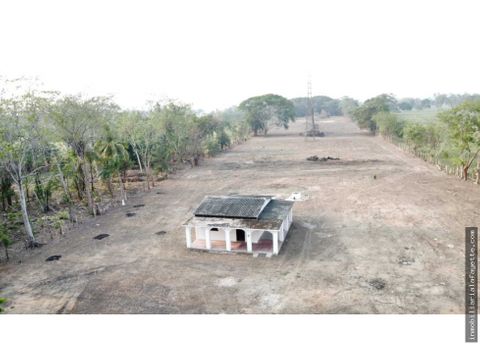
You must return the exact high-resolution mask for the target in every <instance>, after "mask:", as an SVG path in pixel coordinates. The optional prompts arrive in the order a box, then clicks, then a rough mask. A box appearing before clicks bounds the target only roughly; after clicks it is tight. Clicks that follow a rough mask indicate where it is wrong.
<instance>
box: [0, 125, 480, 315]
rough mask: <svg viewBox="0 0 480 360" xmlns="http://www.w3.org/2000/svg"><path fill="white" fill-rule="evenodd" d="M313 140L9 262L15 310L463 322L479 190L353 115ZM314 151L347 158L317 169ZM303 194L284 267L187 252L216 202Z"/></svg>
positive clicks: (172, 187)
mask: <svg viewBox="0 0 480 360" xmlns="http://www.w3.org/2000/svg"><path fill="white" fill-rule="evenodd" d="M303 130H304V122H303V120H299V121H298V122H297V123H296V124H294V125H293V126H292V127H291V129H290V130H288V131H285V130H281V129H278V130H276V131H272V132H271V134H270V135H269V136H268V137H258V138H254V139H252V140H249V141H248V142H247V143H245V144H242V145H240V146H237V147H235V148H234V149H232V150H231V151H229V152H227V153H224V154H222V155H220V156H218V157H216V158H213V159H209V160H207V161H204V162H203V163H202V165H201V166H200V167H198V168H194V169H188V170H184V171H182V172H179V173H177V174H176V175H174V176H172V177H171V178H170V179H168V180H166V181H164V182H162V183H160V184H159V185H158V186H157V188H156V189H155V190H153V191H152V192H150V193H148V194H145V195H141V196H140V195H139V196H137V197H136V198H135V199H130V203H129V205H128V206H126V207H125V208H117V209H114V210H112V211H111V212H110V213H108V214H107V215H105V216H101V217H98V218H97V219H91V220H89V221H88V222H86V223H84V224H82V225H81V226H79V227H78V228H76V229H75V230H74V231H72V232H70V233H69V234H68V235H67V236H66V238H64V239H62V240H61V241H57V242H52V243H50V244H49V245H48V246H44V247H43V248H42V249H39V250H35V252H34V254H33V255H32V256H29V257H27V258H26V259H25V260H24V261H23V262H22V263H21V264H10V265H4V266H3V267H1V268H0V275H1V279H0V289H1V293H2V296H4V297H7V298H8V299H9V300H10V303H9V307H8V309H7V311H8V312H18V313H25V312H27V313H55V312H73V313H463V302H464V294H463V287H464V285H463V284H464V282H463V276H464V275H463V272H464V259H463V252H464V250H463V248H464V240H463V236H464V227H465V226H467V225H470V226H473V225H475V224H476V225H478V220H479V218H480V196H479V192H480V188H479V187H478V186H476V185H474V184H472V183H464V182H461V181H459V180H458V179H456V178H453V177H449V176H447V175H445V174H444V173H442V172H440V171H438V170H437V169H436V168H435V167H433V166H431V165H429V164H426V163H425V162H423V161H422V160H420V159H416V158H413V157H412V156H410V155H408V154H405V153H403V152H402V151H401V150H399V149H398V148H396V147H395V146H393V145H391V144H388V143H386V142H384V141H383V140H381V139H379V138H374V137H371V136H368V135H365V134H364V133H363V132H361V131H360V130H359V129H358V128H357V127H356V126H355V125H354V124H353V123H352V122H350V120H348V119H345V118H330V119H326V120H324V121H322V122H321V130H322V131H325V132H326V137H324V138H317V139H316V140H315V141H314V140H312V139H308V140H305V139H304V138H303V137H300V136H298V133H299V132H301V131H303ZM315 154H316V155H318V156H319V157H323V156H331V157H339V158H340V160H338V161H326V162H320V161H317V162H312V161H306V158H307V157H308V156H310V155H315ZM374 175H376V179H374ZM157 192H158V193H157ZM292 192H301V193H302V194H303V195H304V197H305V201H301V202H297V203H296V204H295V206H294V223H293V227H292V229H291V230H290V232H289V235H288V242H287V243H286V244H285V245H284V247H283V248H282V251H281V253H280V255H279V256H278V257H272V258H265V257H257V258H254V257H252V256H250V255H224V254H210V253H204V252H195V251H189V250H187V249H186V248H185V241H184V229H183V228H182V227H181V226H180V225H181V224H182V223H183V221H184V220H185V219H187V218H188V217H189V215H190V214H191V212H192V210H193V209H194V207H195V206H196V205H197V204H198V203H199V202H200V200H201V199H202V198H203V196H204V195H207V194H218V195H223V194H231V193H240V194H271V195H276V196H278V197H280V198H287V197H288V196H289V195H290V194H291V193H292ZM138 204H145V206H143V207H134V205H138ZM130 212H134V213H136V215H135V216H130V217H127V216H126V213H130ZM162 231H163V232H165V233H161V232H162ZM158 232H160V233H158ZM101 233H108V234H110V236H109V237H106V238H104V239H101V240H94V239H93V237H94V236H96V235H98V234H101ZM157 233H158V234H157ZM51 255H62V257H61V259H60V260H57V261H51V262H46V261H45V259H46V258H47V257H49V256H51Z"/></svg>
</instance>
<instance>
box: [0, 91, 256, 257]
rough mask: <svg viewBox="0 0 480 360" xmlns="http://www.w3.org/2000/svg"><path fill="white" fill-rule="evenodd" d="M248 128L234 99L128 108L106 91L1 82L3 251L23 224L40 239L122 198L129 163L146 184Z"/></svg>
mask: <svg viewBox="0 0 480 360" xmlns="http://www.w3.org/2000/svg"><path fill="white" fill-rule="evenodd" d="M0 90H1V89H0ZM251 130H252V128H251V127H250V125H249V123H248V122H247V121H245V115H244V114H243V113H242V112H240V110H238V109H237V108H231V109H227V110H225V111H222V112H218V111H217V112H213V113H210V114H200V113H198V112H196V111H194V110H193V109H192V107H191V106H190V105H187V104H182V103H179V102H172V101H170V102H166V103H153V104H152V105H151V106H149V108H148V109H146V110H142V111H140V110H125V109H122V108H120V106H118V105H117V104H116V103H115V102H114V101H113V100H112V99H111V98H108V97H84V96H80V95H78V96H66V95H61V94H59V93H56V92H46V91H39V90H28V91H24V92H21V93H20V94H16V95H11V94H10V95H7V93H6V92H5V91H3V92H0V201H1V206H2V210H3V219H1V221H0V241H1V242H2V244H3V245H4V246H5V251H6V256H7V258H8V250H7V248H8V246H9V245H10V244H11V243H12V234H18V233H19V231H21V229H20V227H22V228H23V231H21V232H22V233H24V234H25V247H27V248H34V247H38V246H40V245H41V244H40V243H39V241H38V240H37V238H36V235H35V234H36V230H38V229H40V228H44V227H49V228H54V229H57V230H59V231H60V232H61V231H62V228H63V224H64V223H65V222H67V223H68V222H72V223H74V222H76V221H77V220H78V216H79V213H80V212H82V214H87V213H88V214H90V215H91V216H96V215H98V214H99V213H101V212H102V210H103V209H102V205H101V204H102V203H103V202H104V201H105V202H106V200H109V199H110V200H112V201H113V199H115V201H118V202H119V203H122V204H126V203H127V201H128V189H127V181H128V179H127V178H128V176H129V174H130V173H134V174H136V175H135V176H137V178H138V180H137V181H140V182H141V183H142V184H143V185H142V187H143V189H144V190H145V191H148V190H150V189H151V188H152V187H154V186H155V182H156V181H157V177H158V176H160V175H162V174H168V173H169V172H171V171H173V170H174V169H175V168H176V167H178V165H179V164H187V165H188V164H190V165H191V166H192V167H193V166H197V165H198V163H199V161H200V159H201V158H202V157H205V156H212V155H214V154H216V153H219V152H221V151H223V150H225V149H226V148H228V147H230V146H231V145H232V144H237V143H240V142H243V141H245V140H246V139H247V138H248V137H249V136H250V132H251ZM53 199H56V202H55V205H53ZM32 214H34V215H32Z"/></svg>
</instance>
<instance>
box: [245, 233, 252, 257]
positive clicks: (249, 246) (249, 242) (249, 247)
mask: <svg viewBox="0 0 480 360" xmlns="http://www.w3.org/2000/svg"><path fill="white" fill-rule="evenodd" d="M245 237H246V240H247V252H249V253H251V252H253V247H252V231H251V230H245Z"/></svg>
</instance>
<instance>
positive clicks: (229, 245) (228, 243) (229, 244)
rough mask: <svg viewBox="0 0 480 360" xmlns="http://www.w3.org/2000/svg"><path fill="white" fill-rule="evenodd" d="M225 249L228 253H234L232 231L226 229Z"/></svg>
mask: <svg viewBox="0 0 480 360" xmlns="http://www.w3.org/2000/svg"><path fill="white" fill-rule="evenodd" d="M224 231H225V248H226V249H227V251H232V240H231V239H230V229H229V228H225V229H224Z"/></svg>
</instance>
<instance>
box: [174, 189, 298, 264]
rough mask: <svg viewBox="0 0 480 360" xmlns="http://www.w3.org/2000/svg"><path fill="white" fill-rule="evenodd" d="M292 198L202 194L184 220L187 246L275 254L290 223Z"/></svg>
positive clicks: (200, 248)
mask: <svg viewBox="0 0 480 360" xmlns="http://www.w3.org/2000/svg"><path fill="white" fill-rule="evenodd" d="M292 207H293V201H288V200H278V199H274V198H273V197H272V196H240V195H235V196H206V197H205V198H204V199H203V201H202V202H201V203H200V205H199V206H198V208H197V209H196V210H195V211H194V215H193V216H192V217H191V218H190V219H189V220H188V221H187V222H186V223H185V224H183V225H184V226H185V232H186V241H187V248H190V249H198V250H208V251H221V252H245V253H252V254H259V253H262V254H266V255H271V254H274V255H277V254H278V253H279V251H280V249H281V248H282V245H283V244H284V242H285V240H286V238H287V233H288V230H289V229H290V226H291V225H292V216H293V215H292Z"/></svg>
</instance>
